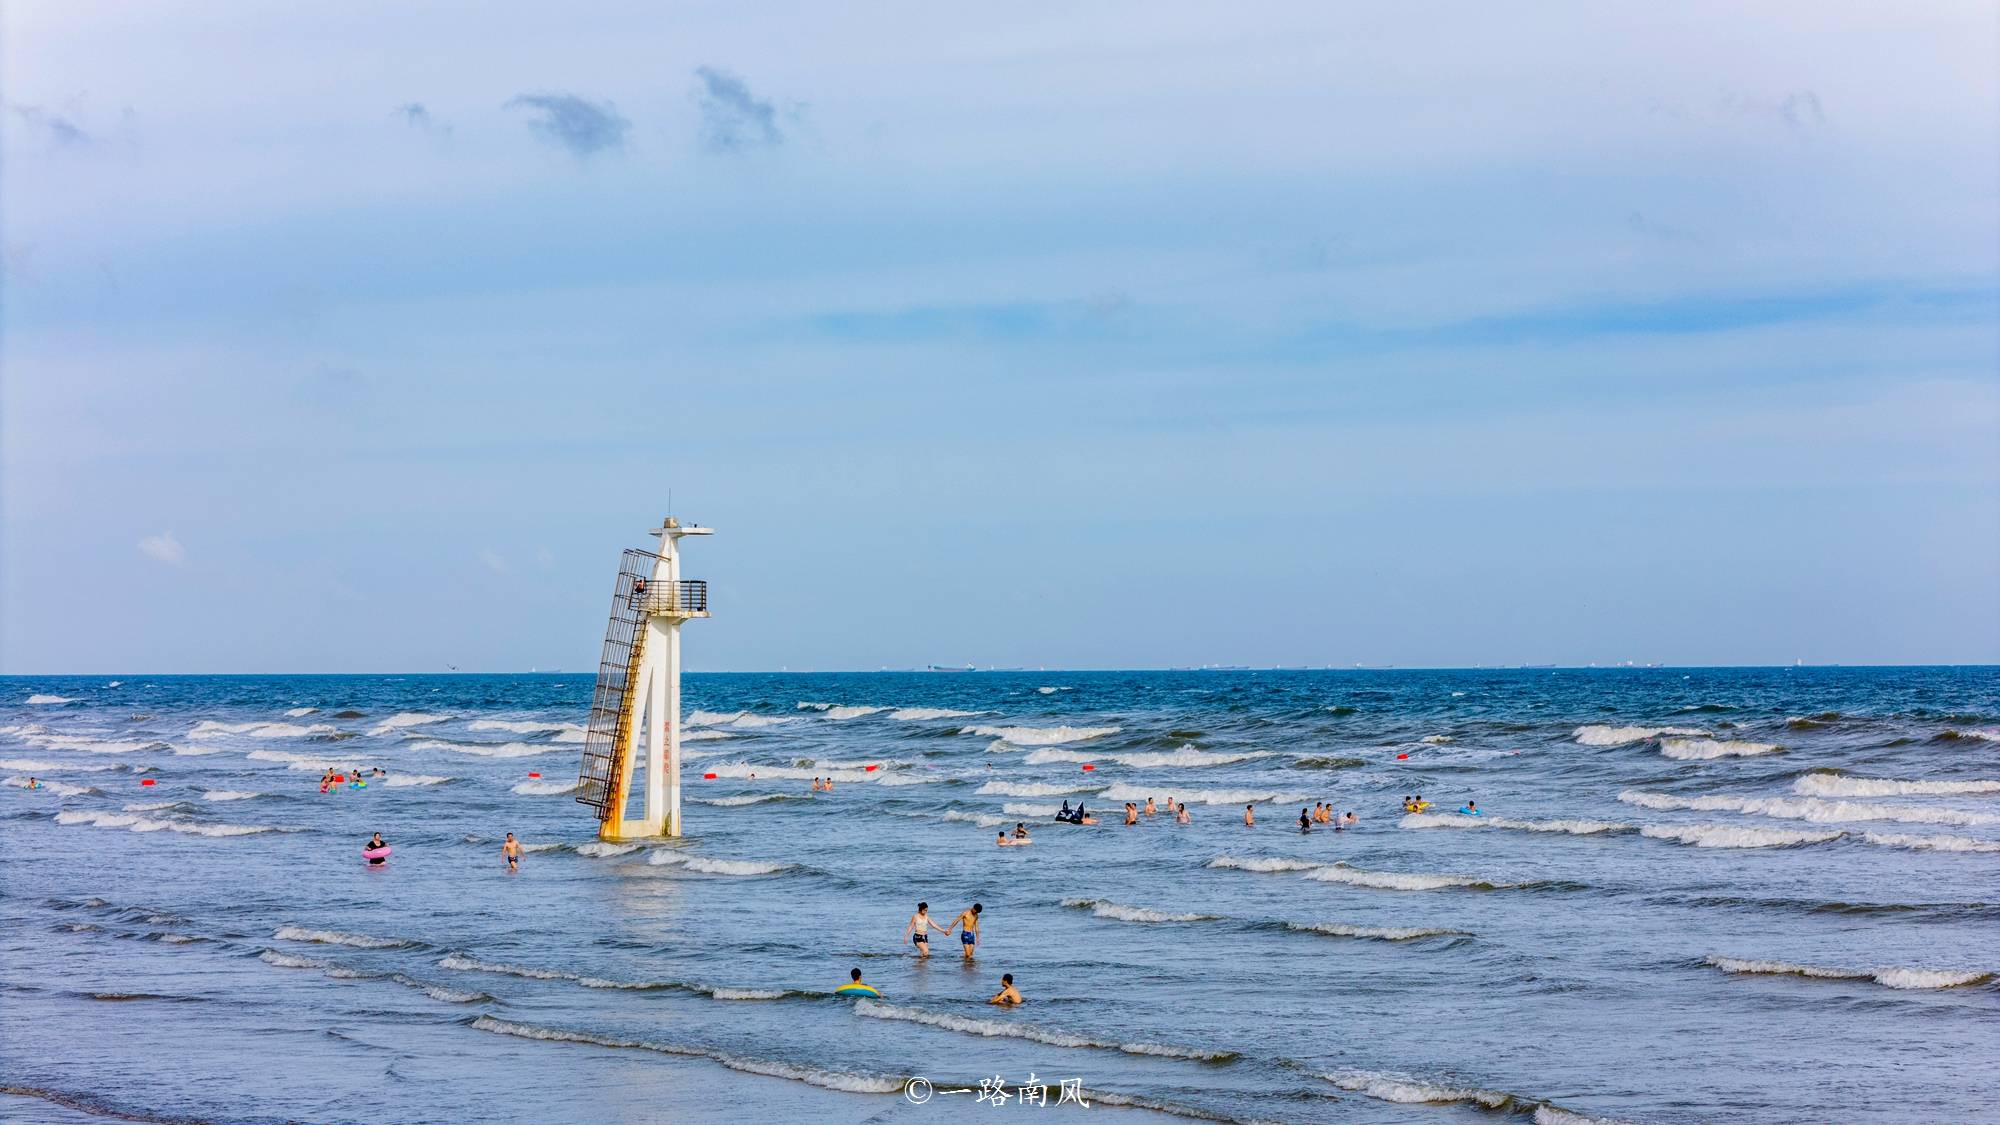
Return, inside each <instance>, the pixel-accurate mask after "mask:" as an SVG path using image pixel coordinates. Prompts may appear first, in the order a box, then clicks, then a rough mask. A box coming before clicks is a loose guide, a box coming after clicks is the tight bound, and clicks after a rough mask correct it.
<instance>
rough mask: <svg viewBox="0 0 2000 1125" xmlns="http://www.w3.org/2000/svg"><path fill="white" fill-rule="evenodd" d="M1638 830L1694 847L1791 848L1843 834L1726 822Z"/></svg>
mask: <svg viewBox="0 0 2000 1125" xmlns="http://www.w3.org/2000/svg"><path fill="white" fill-rule="evenodd" d="M1639 834H1640V835H1642V836H1650V837H1652V838H1653V839H1655V840H1672V841H1673V842H1675V843H1677V844H1691V845H1693V846H1694V847H1697V848H1791V847H1797V846H1799V845H1801V844H1824V843H1826V842H1827V841H1828V840H1838V839H1839V838H1840V837H1842V836H1843V835H1846V833H1843V832H1839V831H1827V832H1814V831H1810V830H1806V829H1796V830H1792V829H1783V828H1737V827H1733V826H1731V825H1727V824H1689V825H1667V824H1649V825H1647V826H1645V827H1644V828H1641V829H1639Z"/></svg>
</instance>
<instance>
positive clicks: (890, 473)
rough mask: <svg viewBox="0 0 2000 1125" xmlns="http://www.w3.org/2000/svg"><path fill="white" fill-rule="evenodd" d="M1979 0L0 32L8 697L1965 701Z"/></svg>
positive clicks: (1979, 447)
mask: <svg viewBox="0 0 2000 1125" xmlns="http://www.w3.org/2000/svg"><path fill="white" fill-rule="evenodd" d="M1997 11H2000V9H1995V8H1994V7H1993V6H1992V5H1991V4H1988V3H1956V2H1949V0H1940V2H1936V3H1926V4H1919V5H1909V4H1893V3H1859V4H1837V5H1829V4H1822V3H1799V2H1778V3H1769V4H1759V5H1737V4H1723V3H1691V4H1684V5H1603V4H1593V3H1574V4H1561V3H1558V4H1549V5H1537V6H1533V7H1531V8H1519V7H1513V6H1505V5H1490V4H1478V3H1442V4H1426V5H1372V6H1358V5H1328V4H1315V3H1291V4H1288V3H1252V4H1233V5H1215V4H1201V3H1190V4H1180V3H1153V2H1148V3H1129V4H1128V3H1116V2H1103V3H1092V4H1083V5H1076V4H1046V3H1035V2H1027V3H1019V4H1009V5H1002V6H995V7H990V8H988V9H983V10H982V9H975V8H966V7H963V6H956V7H954V6H938V5H926V4H915V3H901V4H880V3H873V4H860V5H827V4H786V3H772V4H764V5H757V6H755V7H754V8H744V7H743V6H741V5H734V4H727V5H725V4H694V3H683V4H658V3H634V4H626V3H587V2H579V3H576V4H565V5H550V4H529V3H513V4H497V5H496V4H489V3H456V2H438V3H386V2H377V0H357V2H355V3H347V4H338V5H313V6H299V5H247V4H233V3H232V4H214V3H175V2H161V3H155V4H148V5H129V4H122V3H97V2H91V0H6V3H5V4H4V6H0V284H3V285H4V290H0V671H4V672H9V673H56V672H77V673H107V674H113V673H120V672H154V673H170V672H188V673H195V672H246V673H253V672H315V671H323V672H366V671H405V672H427V671H443V670H445V669H446V668H447V667H457V668H459V669H463V670H478V671H520V670H527V669H530V668H540V669H549V668H563V669H567V670H572V671H581V670H589V669H592V668H594V667H595V660H596V654H597V648H598V643H599V639H600V637H601V634H602V629H603V618H604V613H605V610H606V608H607V606H608V603H609V595H610V586H611V582H612V576H613V571H614V569H615V567H616V563H617V558H618V553H619V551H620V550H621V549H623V548H625V547H628V546H647V545H649V544H650V543H652V542H653V541H652V540H650V539H649V538H648V537H647V536H646V534H645V532H646V530H647V529H648V528H650V527H653V526H655V525H656V524H657V523H658V522H659V520H660V518H661V517H662V516H663V515H665V514H666V513H667V512H668V510H669V506H670V505H671V507H672V510H673V511H674V512H675V513H676V514H677V515H679V516H680V517H681V518H683V519H685V520H693V521H699V522H701V523H704V524H707V525H709V526H712V527H714V528H716V529H717V534H716V535H715V536H714V537H713V538H711V539H703V540H694V541H689V542H688V544H687V550H686V567H687V573H688V574H689V575H690V576H693V577H700V578H705V579H707V580H708V582H709V583H710V595H711V601H712V604H713V608H714V612H715V617H714V619H713V620H710V621H704V622H698V623H696V624H694V625H691V626H690V627H689V629H688V632H687V638H686V641H685V652H686V659H687V661H688V664H689V666H690V667H691V668H695V669H716V670H721V669H778V668H789V669H793V670H800V669H873V668H879V667H900V668H906V667H912V666H923V665H927V664H947V665H962V664H968V663H969V664H977V665H979V666H982V667H983V666H1024V667H1030V668H1033V667H1050V668H1097V667H1112V668H1147V667H1172V666H1187V665H1198V664H1226V665H1236V664H1248V665H1258V666H1269V665H1292V666H1296V665H1332V666H1352V665H1355V664H1367V665H1397V666H1447V667H1465V666H1473V665H1493V664H1522V663H1528V664H1547V663H1559V664H1584V663H1591V662H1597V663H1612V662H1623V661H1628V660H1629V661H1639V662H1663V663H1669V664H1772V663H1786V664H1789V663H1791V662H1793V661H1795V660H1803V661H1805V662H1807V663H1836V662H1837V663H1968V662H2000V561H1996V560H2000V140H1996V138H2000V71H1996V65H1997V64H1996V52H1995V47H1994V44H1995V42H1996V34H2000V26H1996V20H2000V16H1996V12H1997Z"/></svg>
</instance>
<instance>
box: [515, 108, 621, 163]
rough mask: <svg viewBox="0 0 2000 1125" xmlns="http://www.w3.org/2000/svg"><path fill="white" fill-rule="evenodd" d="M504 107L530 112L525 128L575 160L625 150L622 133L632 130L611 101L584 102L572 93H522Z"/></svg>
mask: <svg viewBox="0 0 2000 1125" xmlns="http://www.w3.org/2000/svg"><path fill="white" fill-rule="evenodd" d="M507 106H508V108H510V109H512V108H517V107H518V108H522V109H527V110H529V111H531V112H532V113H533V114H534V116H533V117H530V118H529V119H528V128H530V129H533V130H534V131H535V133H536V135H538V136H540V137H541V138H542V139H543V140H545V141H547V142H549V143H550V144H552V145H558V146H561V147H562V148H566V149H568V150H569V151H570V153H571V154H572V155H574V156H575V157H576V158H577V159H578V160H587V159H589V158H590V157H592V156H595V155H596V154H598V153H600V152H604V151H606V150H610V149H620V148H624V147H625V134H627V133H629V132H631V131H632V123H631V122H630V121H627V120H626V119H625V118H624V117H623V116H621V115H620V114H619V112H618V110H617V108H616V107H615V106H613V105H612V104H611V103H610V102H593V101H587V100H585V99H583V98H580V97H577V96H576V95H575V94H565V93H543V94H522V95H521V96H519V97H517V98H514V99H512V100H510V101H509V102H508V103H507Z"/></svg>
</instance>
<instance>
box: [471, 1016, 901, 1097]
mask: <svg viewBox="0 0 2000 1125" xmlns="http://www.w3.org/2000/svg"><path fill="white" fill-rule="evenodd" d="M472 1026H473V1027H475V1028H477V1029H479V1030H480V1031H492V1032H498V1033H499V1034H502V1035H515V1036H519V1037H521V1038H523V1039H548V1040H555V1041H558V1042H564V1043H591V1044H595V1045H597V1046H600V1047H615V1048H625V1049H636V1050H643V1051H658V1052H660V1053H661V1054H667V1055H687V1056H692V1057H696V1058H705V1059H711V1060H713V1061H715V1062H718V1063H720V1064H722V1065H723V1066H726V1067H728V1068H729V1069H731V1070H738V1071H742V1072H743V1073H745V1074H761V1075H764V1076H766V1077H769V1078H787V1079H791V1080H792V1081H794V1082H804V1083H807V1084H809V1085H813V1086H819V1087H822V1088H824V1089H828V1090H842V1091H846V1092H848V1093H855V1094H894V1093H898V1092H900V1091H901V1090H902V1089H903V1086H904V1080H903V1079H901V1078H888V1077H884V1076H881V1075H874V1074H848V1073H843V1072H839V1071H830V1070H821V1069H819V1068H817V1067H809V1066H796V1065H794V1064H792V1063H785V1062H773V1061H770V1060H767V1059H748V1058H743V1057H742V1056H739V1055H731V1054H728V1053H726V1052H723V1051H717V1050H713V1049H711V1048H708V1047H694V1046H687V1045H682V1044H678V1043H658V1042H648V1041H645V1040H640V1039H619V1038H615V1037H612V1036H608V1035H592V1034H589V1033H587V1032H581V1031H564V1030H561V1029H559V1028H550V1027H536V1026H534V1025H532V1024H524V1023H515V1022H513V1021H511V1020H501V1019H495V1018H493V1017H492V1016H480V1017H479V1018H478V1019H476V1020H473V1021H472Z"/></svg>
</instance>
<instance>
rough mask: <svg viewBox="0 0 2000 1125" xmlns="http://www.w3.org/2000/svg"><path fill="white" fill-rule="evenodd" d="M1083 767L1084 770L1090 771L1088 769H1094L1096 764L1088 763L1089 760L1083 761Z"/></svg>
mask: <svg viewBox="0 0 2000 1125" xmlns="http://www.w3.org/2000/svg"><path fill="white" fill-rule="evenodd" d="M1083 768H1084V770H1085V771H1086V772H1088V771H1090V770H1094V769H1096V768H1097V767H1096V766H1093V765H1091V764H1090V763H1089V762H1085V763H1084V764H1083Z"/></svg>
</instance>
